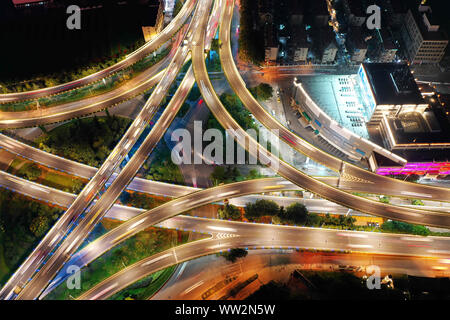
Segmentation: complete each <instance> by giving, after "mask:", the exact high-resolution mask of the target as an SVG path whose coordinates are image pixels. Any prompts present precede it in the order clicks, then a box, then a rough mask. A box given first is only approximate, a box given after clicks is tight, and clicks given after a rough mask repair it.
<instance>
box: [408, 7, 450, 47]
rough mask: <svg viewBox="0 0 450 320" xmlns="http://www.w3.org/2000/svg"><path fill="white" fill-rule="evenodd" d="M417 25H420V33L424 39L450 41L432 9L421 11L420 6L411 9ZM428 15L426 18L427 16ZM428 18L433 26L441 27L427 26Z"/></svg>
mask: <svg viewBox="0 0 450 320" xmlns="http://www.w3.org/2000/svg"><path fill="white" fill-rule="evenodd" d="M410 12H411V14H412V16H413V18H414V20H415V22H416V24H417V26H418V27H419V30H420V33H421V35H422V37H423V39H424V40H426V41H439V40H441V41H445V40H447V41H448V35H447V33H446V32H445V31H444V30H443V29H442V28H440V26H439V23H438V22H437V21H435V19H434V18H433V13H432V10H431V8H430V10H426V11H422V12H419V8H417V9H412V10H410ZM425 17H426V18H425ZM426 20H428V21H429V23H430V24H431V26H432V27H433V28H436V27H439V28H438V29H437V30H436V29H433V28H431V29H430V28H429V27H428V26H427V22H426Z"/></svg>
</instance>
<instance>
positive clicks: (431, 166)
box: [377, 162, 450, 176]
mask: <svg viewBox="0 0 450 320" xmlns="http://www.w3.org/2000/svg"><path fill="white" fill-rule="evenodd" d="M377 174H379V175H383V176H386V175H391V174H392V175H399V174H401V175H410V174H417V175H425V174H439V175H447V174H450V162H426V163H418V162H417V163H407V164H406V165H405V166H404V167H403V168H399V167H391V168H389V167H388V168H386V167H383V168H378V169H377Z"/></svg>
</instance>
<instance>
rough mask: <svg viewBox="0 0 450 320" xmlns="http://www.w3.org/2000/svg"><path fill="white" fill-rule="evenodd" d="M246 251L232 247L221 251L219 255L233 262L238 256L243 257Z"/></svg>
mask: <svg viewBox="0 0 450 320" xmlns="http://www.w3.org/2000/svg"><path fill="white" fill-rule="evenodd" d="M247 254H248V252H247V250H245V249H241V248H233V249H230V250H228V251H225V252H222V253H221V254H220V255H221V256H222V257H224V258H225V260H227V261H230V262H231V263H235V262H236V261H237V259H239V258H245V257H246V256H247Z"/></svg>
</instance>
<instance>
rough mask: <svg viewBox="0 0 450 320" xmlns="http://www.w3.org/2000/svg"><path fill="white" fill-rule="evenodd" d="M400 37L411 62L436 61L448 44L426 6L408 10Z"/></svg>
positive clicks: (443, 32)
mask: <svg viewBox="0 0 450 320" xmlns="http://www.w3.org/2000/svg"><path fill="white" fill-rule="evenodd" d="M402 37H403V40H404V42H405V47H406V49H407V55H408V59H409V60H410V61H411V63H438V62H440V61H441V60H442V58H443V56H444V54H445V49H446V47H447V45H448V36H447V34H446V32H445V31H443V30H442V29H441V28H440V26H439V24H437V22H436V21H434V18H433V16H432V9H431V8H430V7H428V6H420V7H419V8H417V9H413V10H409V11H408V13H407V15H406V18H405V24H404V27H403V30H402Z"/></svg>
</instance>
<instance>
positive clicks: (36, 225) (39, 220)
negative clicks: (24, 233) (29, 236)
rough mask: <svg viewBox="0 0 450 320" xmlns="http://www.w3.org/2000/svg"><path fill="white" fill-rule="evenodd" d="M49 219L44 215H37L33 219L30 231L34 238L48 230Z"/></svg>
mask: <svg viewBox="0 0 450 320" xmlns="http://www.w3.org/2000/svg"><path fill="white" fill-rule="evenodd" d="M49 223H50V221H49V218H48V217H46V216H44V215H39V216H38V217H36V218H34V219H33V221H32V222H31V225H30V231H31V232H32V233H33V234H34V235H35V236H36V237H41V236H43V235H44V234H45V232H46V231H47V230H48V228H49Z"/></svg>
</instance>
